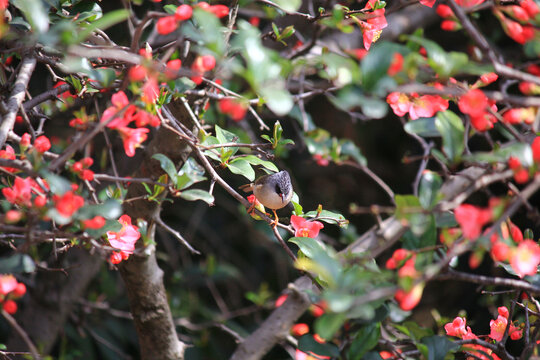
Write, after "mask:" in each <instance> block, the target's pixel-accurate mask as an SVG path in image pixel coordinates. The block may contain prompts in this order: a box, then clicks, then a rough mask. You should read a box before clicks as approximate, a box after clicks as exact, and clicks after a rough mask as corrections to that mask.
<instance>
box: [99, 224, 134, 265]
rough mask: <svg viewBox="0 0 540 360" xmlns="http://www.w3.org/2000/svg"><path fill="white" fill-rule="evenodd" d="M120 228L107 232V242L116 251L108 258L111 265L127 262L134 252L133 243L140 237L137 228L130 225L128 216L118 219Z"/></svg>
mask: <svg viewBox="0 0 540 360" xmlns="http://www.w3.org/2000/svg"><path fill="white" fill-rule="evenodd" d="M118 222H119V223H120V225H122V228H121V229H120V230H119V231H107V240H108V241H109V244H110V245H111V247H113V248H114V249H115V250H117V251H113V253H112V254H111V256H110V257H109V261H110V262H111V263H112V264H118V263H120V262H122V261H123V260H127V259H128V258H129V256H130V255H131V254H133V251H134V250H135V243H136V242H137V240H139V238H140V237H141V234H140V233H139V228H138V227H137V226H135V225H132V224H131V217H130V216H129V215H122V216H120V219H118Z"/></svg>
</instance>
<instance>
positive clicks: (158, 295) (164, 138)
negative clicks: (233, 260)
mask: <svg viewBox="0 0 540 360" xmlns="http://www.w3.org/2000/svg"><path fill="white" fill-rule="evenodd" d="M181 108H182V107H178V109H181ZM176 117H177V118H178V119H188V116H187V114H176ZM177 144H178V145H177ZM157 153H161V154H164V155H165V156H167V157H168V158H169V159H171V160H172V161H173V162H174V163H175V164H182V163H183V162H184V161H185V160H186V159H187V157H188V155H189V153H190V148H189V147H188V146H187V145H186V144H183V145H182V144H179V139H178V136H176V135H175V134H173V133H172V132H170V131H169V130H167V129H166V128H165V127H161V128H160V129H159V130H158V131H157V133H156V134H155V136H154V139H152V141H151V142H150V144H149V145H148V147H147V148H146V151H145V153H144V158H143V160H142V161H141V166H140V167H139V168H138V169H137V170H136V171H135V173H134V174H133V176H134V177H144V178H150V179H153V180H154V181H156V180H157V179H158V177H159V175H161V174H162V173H163V170H162V169H161V167H160V165H159V162H158V161H157V160H154V159H152V155H154V154H157ZM145 195H146V190H145V188H144V187H143V186H142V184H140V183H132V184H131V185H130V186H129V188H128V193H127V198H128V199H129V198H133V199H137V200H134V201H130V202H126V203H124V211H125V213H126V214H128V215H130V216H131V218H132V219H133V220H134V221H135V219H137V218H142V219H144V220H146V221H147V222H148V224H149V226H148V234H147V235H148V238H149V239H150V240H153V239H154V235H155V224H154V223H153V219H154V218H155V216H156V214H158V213H159V211H160V210H161V206H160V205H159V204H158V203H157V202H152V201H148V200H146V199H144V196H145ZM163 196H164V195H163ZM143 246H144V245H143V244H142V242H141V241H139V243H138V247H143ZM119 268H120V274H121V275H122V278H123V280H124V283H125V285H126V290H127V295H128V299H129V304H130V308H131V313H132V314H133V319H134V322H135V327H136V329H137V334H138V337H139V345H140V350H141V359H143V360H172V359H179V360H181V359H183V358H184V350H185V344H184V343H183V342H181V341H180V340H178V336H177V334H176V329H175V325H174V323H173V318H172V315H171V310H170V308H169V303H168V300H167V293H166V290H165V286H164V284H163V271H162V270H161V269H160V268H159V266H158V264H157V261H156V255H155V247H154V246H153V245H149V246H147V247H146V248H145V249H144V251H142V252H141V253H140V254H134V255H133V256H131V257H130V258H129V259H128V260H127V261H124V262H122V263H121V264H120V267H119Z"/></svg>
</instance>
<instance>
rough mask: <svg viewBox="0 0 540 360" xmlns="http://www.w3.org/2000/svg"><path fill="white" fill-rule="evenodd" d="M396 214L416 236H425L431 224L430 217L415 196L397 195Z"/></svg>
mask: <svg viewBox="0 0 540 360" xmlns="http://www.w3.org/2000/svg"><path fill="white" fill-rule="evenodd" d="M395 202H396V213H395V216H396V217H397V218H398V219H401V220H406V221H407V223H408V225H409V227H410V229H411V231H412V232H413V233H414V234H415V235H416V236H421V235H422V234H424V232H425V231H426V229H427V228H428V227H429V225H430V224H431V220H430V216H429V215H427V214H425V213H424V209H423V208H422V206H420V200H419V199H418V198H417V197H416V196H414V195H396V197H395Z"/></svg>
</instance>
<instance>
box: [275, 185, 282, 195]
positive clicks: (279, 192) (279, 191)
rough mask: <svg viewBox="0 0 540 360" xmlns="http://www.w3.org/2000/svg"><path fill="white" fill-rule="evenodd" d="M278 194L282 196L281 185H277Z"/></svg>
mask: <svg viewBox="0 0 540 360" xmlns="http://www.w3.org/2000/svg"><path fill="white" fill-rule="evenodd" d="M276 193H278V194H281V188H280V187H279V184H276Z"/></svg>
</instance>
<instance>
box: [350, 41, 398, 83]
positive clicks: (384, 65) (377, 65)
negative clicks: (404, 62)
mask: <svg viewBox="0 0 540 360" xmlns="http://www.w3.org/2000/svg"><path fill="white" fill-rule="evenodd" d="M400 51H403V47H401V46H399V45H397V44H392V43H389V42H380V43H375V44H373V46H372V47H371V49H370V50H369V53H368V54H367V55H366V57H364V58H363V59H362V62H361V64H360V70H361V72H362V85H363V88H364V89H365V90H366V91H368V92H372V91H374V90H376V88H377V85H378V83H379V81H381V80H382V79H383V78H385V77H388V75H387V73H386V72H387V71H388V67H389V66H390V62H391V61H392V56H391V54H393V53H395V52H400Z"/></svg>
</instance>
